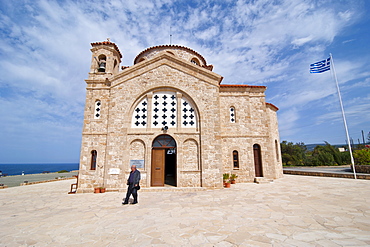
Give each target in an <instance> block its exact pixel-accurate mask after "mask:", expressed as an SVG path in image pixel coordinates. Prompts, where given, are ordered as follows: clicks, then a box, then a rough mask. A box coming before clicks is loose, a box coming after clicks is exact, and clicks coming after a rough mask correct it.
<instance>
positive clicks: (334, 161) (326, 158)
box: [306, 142, 350, 166]
mask: <svg viewBox="0 0 370 247" xmlns="http://www.w3.org/2000/svg"><path fill="white" fill-rule="evenodd" d="M349 162H350V157H349V154H348V152H344V153H341V152H340V151H339V150H338V148H336V147H334V146H332V145H330V144H329V143H328V142H325V145H324V146H320V145H318V146H316V147H315V149H314V150H313V152H312V155H311V156H310V157H309V158H308V160H307V163H306V164H307V165H312V166H324V165H325V166H333V165H334V166H335V165H347V164H349Z"/></svg>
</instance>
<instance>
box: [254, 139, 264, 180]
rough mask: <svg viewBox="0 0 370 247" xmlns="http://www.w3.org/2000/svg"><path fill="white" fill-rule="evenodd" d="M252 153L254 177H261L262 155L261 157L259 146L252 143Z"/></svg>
mask: <svg viewBox="0 0 370 247" xmlns="http://www.w3.org/2000/svg"><path fill="white" fill-rule="evenodd" d="M253 155H254V170H255V175H256V177H263V172H262V157H261V146H260V145H258V144H254V145H253Z"/></svg>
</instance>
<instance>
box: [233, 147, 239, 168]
mask: <svg viewBox="0 0 370 247" xmlns="http://www.w3.org/2000/svg"><path fill="white" fill-rule="evenodd" d="M233 168H234V169H239V153H238V151H236V150H234V151H233Z"/></svg>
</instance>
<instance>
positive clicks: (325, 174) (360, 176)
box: [284, 170, 370, 180]
mask: <svg viewBox="0 0 370 247" xmlns="http://www.w3.org/2000/svg"><path fill="white" fill-rule="evenodd" d="M356 172H358V171H357V170H356ZM284 174H290V175H302V176H318V177H333V178H355V177H354V175H353V174H343V173H328V172H307V171H293V170H284ZM356 178H358V179H368V180H370V175H366V174H356Z"/></svg>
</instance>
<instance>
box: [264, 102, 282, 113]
mask: <svg viewBox="0 0 370 247" xmlns="http://www.w3.org/2000/svg"><path fill="white" fill-rule="evenodd" d="M266 105H268V106H271V107H272V108H275V109H276V111H278V110H279V108H278V107H277V106H275V105H274V104H271V103H267V102H266Z"/></svg>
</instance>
